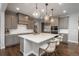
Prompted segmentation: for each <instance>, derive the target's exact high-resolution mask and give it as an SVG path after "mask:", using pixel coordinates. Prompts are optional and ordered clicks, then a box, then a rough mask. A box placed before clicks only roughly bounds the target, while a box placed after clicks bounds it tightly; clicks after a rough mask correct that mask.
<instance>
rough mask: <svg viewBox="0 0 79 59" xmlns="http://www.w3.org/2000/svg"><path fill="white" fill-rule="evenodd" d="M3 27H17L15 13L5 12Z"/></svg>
mask: <svg viewBox="0 0 79 59" xmlns="http://www.w3.org/2000/svg"><path fill="white" fill-rule="evenodd" d="M5 27H6V29H16V28H17V16H16V14H15V13H11V12H7V13H6V14H5Z"/></svg>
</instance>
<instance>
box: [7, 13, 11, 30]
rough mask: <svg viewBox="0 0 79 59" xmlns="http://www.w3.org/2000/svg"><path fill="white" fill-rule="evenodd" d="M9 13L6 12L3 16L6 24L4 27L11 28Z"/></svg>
mask: <svg viewBox="0 0 79 59" xmlns="http://www.w3.org/2000/svg"><path fill="white" fill-rule="evenodd" d="M11 22H12V21H11V15H9V14H6V16H5V24H6V26H5V27H6V28H8V29H11Z"/></svg>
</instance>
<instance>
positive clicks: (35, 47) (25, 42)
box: [18, 33, 58, 56]
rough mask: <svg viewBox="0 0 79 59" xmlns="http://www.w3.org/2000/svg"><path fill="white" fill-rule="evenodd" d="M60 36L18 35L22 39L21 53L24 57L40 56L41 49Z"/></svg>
mask: <svg viewBox="0 0 79 59" xmlns="http://www.w3.org/2000/svg"><path fill="white" fill-rule="evenodd" d="M57 35H58V34H51V33H40V34H28V35H18V36H19V37H20V51H21V52H22V53H23V55H24V56H27V55H30V54H34V55H37V56H38V55H39V47H40V46H41V45H43V44H45V43H47V42H48V41H49V40H50V39H52V38H53V37H55V36H57Z"/></svg>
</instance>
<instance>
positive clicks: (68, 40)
mask: <svg viewBox="0 0 79 59" xmlns="http://www.w3.org/2000/svg"><path fill="white" fill-rule="evenodd" d="M68 42H70V43H76V44H78V42H77V41H71V40H68Z"/></svg>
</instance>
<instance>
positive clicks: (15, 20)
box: [11, 15, 17, 29]
mask: <svg viewBox="0 0 79 59" xmlns="http://www.w3.org/2000/svg"><path fill="white" fill-rule="evenodd" d="M11 20H12V25H11V28H12V29H16V28H17V17H16V15H12V19H11Z"/></svg>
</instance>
